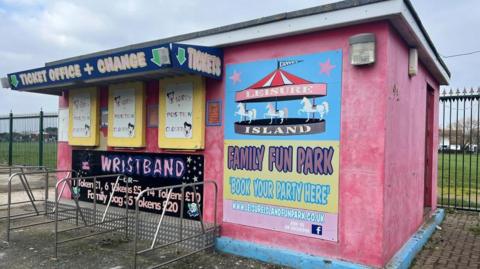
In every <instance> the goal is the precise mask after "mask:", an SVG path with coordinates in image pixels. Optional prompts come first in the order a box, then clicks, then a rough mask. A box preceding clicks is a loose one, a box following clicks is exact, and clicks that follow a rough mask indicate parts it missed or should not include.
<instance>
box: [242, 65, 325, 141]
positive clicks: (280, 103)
mask: <svg viewBox="0 0 480 269" xmlns="http://www.w3.org/2000/svg"><path fill="white" fill-rule="evenodd" d="M299 62H301V61H298V60H292V61H277V68H276V69H275V70H274V71H273V72H271V73H269V74H268V75H266V76H265V77H264V78H262V79H261V80H259V81H258V82H256V83H254V84H253V85H251V86H250V87H248V88H246V89H244V90H241V91H238V92H236V93H235V102H236V103H237V110H236V111H235V116H236V117H239V121H236V122H235V123H234V125H235V128H234V130H235V133H238V134H249V135H305V134H316V133H323V132H325V126H326V121H325V115H327V114H328V111H329V104H328V102H326V101H323V102H321V103H319V104H315V101H316V98H318V97H324V96H326V95H327V85H326V84H325V83H313V82H311V81H308V80H305V79H303V78H300V77H298V76H295V75H293V74H291V73H289V72H287V71H285V70H283V69H282V68H283V67H285V66H289V65H292V64H296V63H299ZM297 100H298V103H297V102H295V101H297ZM287 101H288V107H290V108H291V107H292V103H293V104H294V105H295V106H298V110H297V111H296V112H297V113H296V114H297V117H289V109H288V107H287ZM255 103H265V104H266V105H265V107H264V108H265V110H264V111H260V109H258V106H256V108H251V109H249V108H248V105H249V104H250V105H251V104H255ZM257 110H258V111H257ZM294 112H295V111H294ZM290 114H292V113H290ZM293 114H295V113H293Z"/></svg>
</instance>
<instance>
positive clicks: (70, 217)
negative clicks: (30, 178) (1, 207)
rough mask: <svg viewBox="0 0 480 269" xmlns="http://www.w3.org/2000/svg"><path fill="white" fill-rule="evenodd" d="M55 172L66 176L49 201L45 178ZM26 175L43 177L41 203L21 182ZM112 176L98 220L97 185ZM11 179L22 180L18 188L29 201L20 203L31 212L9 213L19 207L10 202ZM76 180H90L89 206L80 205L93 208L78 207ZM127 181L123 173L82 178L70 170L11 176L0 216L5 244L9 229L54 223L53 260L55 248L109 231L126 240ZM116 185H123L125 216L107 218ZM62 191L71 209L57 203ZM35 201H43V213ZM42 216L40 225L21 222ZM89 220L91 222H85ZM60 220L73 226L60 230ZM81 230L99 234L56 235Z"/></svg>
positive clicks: (57, 184) (78, 196)
mask: <svg viewBox="0 0 480 269" xmlns="http://www.w3.org/2000/svg"><path fill="white" fill-rule="evenodd" d="M56 173H66V175H65V176H64V177H63V178H62V179H61V180H59V181H58V182H57V183H56V184H55V199H54V200H53V201H49V199H48V190H49V183H48V179H49V175H50V174H56ZM26 175H45V199H41V200H39V199H35V197H34V196H33V193H32V191H31V188H30V187H29V185H28V183H27V184H24V183H26V182H23V181H25V180H26ZM73 176H74V177H73ZM115 177H116V180H115V184H114V186H113V188H112V189H111V191H110V195H109V196H110V198H109V201H108V204H107V205H106V207H105V210H104V211H103V212H102V213H103V214H102V215H101V218H99V217H97V212H98V211H97V182H101V181H102V180H105V179H108V178H115ZM14 178H19V179H20V180H21V181H22V185H23V187H24V189H25V191H26V192H27V196H28V198H29V199H28V201H23V202H20V203H31V206H32V208H33V211H34V212H28V213H21V214H15V215H14V214H12V205H14V204H19V202H15V203H13V202H12V180H13V179H14ZM80 180H84V181H93V203H83V204H84V205H85V204H88V205H91V206H92V207H93V208H92V209H90V208H87V207H83V208H82V207H81V205H80V202H79V198H80V195H79V192H78V191H77V192H76V191H74V187H78V186H79V182H80ZM130 180H131V178H127V176H126V175H124V174H114V175H99V176H89V177H83V176H81V175H80V174H79V173H78V172H77V171H74V170H48V169H45V171H36V172H17V173H13V174H12V175H11V176H10V177H9V179H8V201H7V204H6V205H7V216H6V217H4V218H6V219H7V227H6V233H7V235H6V241H7V242H9V241H10V232H11V231H13V230H18V229H23V228H27V227H33V226H39V225H45V224H50V223H54V225H55V231H54V232H55V245H54V246H55V248H54V254H55V258H56V257H57V253H58V246H59V245H61V244H64V243H67V242H72V241H76V240H79V239H83V238H87V237H92V236H96V235H99V234H105V233H108V232H113V231H116V230H119V229H125V236H126V237H127V236H128V200H129V196H130V195H129V191H128V189H129V188H128V184H129V181H130ZM120 182H124V183H125V187H126V188H125V197H124V198H125V201H126V203H125V214H124V216H122V217H116V215H115V214H113V215H114V216H115V217H113V218H112V217H110V218H107V213H109V209H110V205H111V203H112V197H113V195H114V194H115V193H116V192H117V191H118V189H119V186H120ZM65 188H68V189H69V191H70V194H71V195H72V196H71V198H72V200H73V203H74V206H71V205H70V204H69V203H61V198H62V195H63V193H64V191H65ZM35 202H44V205H45V208H44V210H40V209H39V208H37V205H35ZM84 212H88V213H89V214H88V215H87V216H85V214H84ZM60 214H61V215H62V216H61V217H60ZM52 215H53V216H52ZM42 216H43V217H45V219H44V220H42V221H40V222H34V223H27V224H25V221H27V220H28V219H33V218H36V217H42ZM89 219H90V220H91V221H88V220H89ZM79 220H81V221H82V223H83V225H80V224H79ZM17 221H21V222H22V225H16V226H13V225H12V224H14V223H16V222H17ZM63 221H74V225H75V227H73V228H66V229H63V230H60V229H59V223H60V222H63ZM118 221H124V225H123V226H121V227H114V228H112V229H108V228H105V226H108V224H111V223H114V222H118ZM84 228H93V229H95V230H100V229H101V231H98V232H94V233H92V232H89V233H88V234H86V235H82V236H76V237H73V238H68V239H64V240H59V236H60V235H64V234H67V233H68V232H74V231H78V230H80V229H84Z"/></svg>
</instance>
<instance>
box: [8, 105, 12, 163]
mask: <svg viewBox="0 0 480 269" xmlns="http://www.w3.org/2000/svg"><path fill="white" fill-rule="evenodd" d="M9 133H10V135H9V137H8V165H10V166H11V165H12V164H13V113H12V111H10V120H9Z"/></svg>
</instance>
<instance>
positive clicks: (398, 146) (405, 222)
mask: <svg viewBox="0 0 480 269" xmlns="http://www.w3.org/2000/svg"><path fill="white" fill-rule="evenodd" d="M387 46H388V59H387V61H388V65H389V67H390V68H389V69H388V86H387V89H386V90H387V93H388V98H387V102H388V108H387V118H386V141H385V152H386V154H385V190H384V192H385V198H388V199H385V209H384V211H385V215H384V223H385V229H384V246H385V248H384V250H383V256H384V259H385V260H388V259H390V258H391V257H392V256H393V254H394V253H395V251H396V250H398V248H399V247H400V246H401V245H402V244H403V243H404V242H405V241H406V240H407V239H408V238H409V237H410V236H411V235H412V233H414V232H415V231H416V230H417V229H418V228H419V227H420V225H421V224H422V222H423V220H424V186H425V184H424V176H425V135H426V131H425V130H426V129H425V125H426V93H427V84H428V85H430V86H431V87H432V88H433V89H434V90H435V91H434V92H435V100H438V92H439V91H438V87H439V86H438V83H437V82H435V80H434V79H433V78H432V77H431V76H430V75H429V73H428V71H427V70H426V69H425V67H424V66H423V65H422V64H421V63H419V68H418V74H417V75H416V76H412V77H410V76H409V75H408V53H409V48H408V47H407V45H406V44H405V43H404V42H403V41H402V40H401V39H400V37H399V36H398V34H397V33H396V32H395V30H394V29H391V31H390V32H389V35H388V43H387ZM433 118H434V119H435V120H434V126H433V127H434V128H433V130H437V129H438V121H437V120H436V119H438V103H436V104H435V107H434V116H433ZM433 135H434V141H433V145H437V140H438V132H436V131H434V132H433ZM430 154H431V156H435V158H436V155H437V154H436V147H433V150H432V152H430ZM436 167H437V161H436V159H434V161H433V164H432V166H431V169H432V172H433V173H432V178H429V179H427V180H429V181H430V182H431V186H436V184H437V183H436V179H437V174H436V173H437V169H436ZM431 197H436V187H435V188H432V193H431ZM430 199H431V198H430ZM431 201H432V208H431V212H433V211H434V210H435V209H436V199H432V200H431ZM427 216H429V214H428V215H427Z"/></svg>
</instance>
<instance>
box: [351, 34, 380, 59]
mask: <svg viewBox="0 0 480 269" xmlns="http://www.w3.org/2000/svg"><path fill="white" fill-rule="evenodd" d="M348 41H349V43H350V64H352V65H366V64H373V63H374V62H375V43H376V42H375V34H372V33H364V34H358V35H354V36H351V37H350V38H349V40H348Z"/></svg>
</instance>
